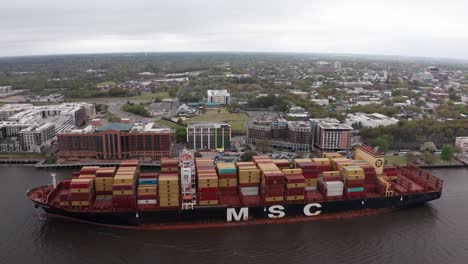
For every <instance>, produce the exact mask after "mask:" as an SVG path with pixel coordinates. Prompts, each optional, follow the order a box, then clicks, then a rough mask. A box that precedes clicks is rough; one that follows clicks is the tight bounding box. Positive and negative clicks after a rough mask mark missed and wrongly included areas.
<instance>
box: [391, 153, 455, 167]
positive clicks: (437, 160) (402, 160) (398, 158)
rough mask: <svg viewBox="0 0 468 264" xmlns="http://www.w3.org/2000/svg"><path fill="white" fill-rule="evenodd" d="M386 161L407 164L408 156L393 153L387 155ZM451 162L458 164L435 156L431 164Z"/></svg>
mask: <svg viewBox="0 0 468 264" xmlns="http://www.w3.org/2000/svg"><path fill="white" fill-rule="evenodd" d="M385 162H386V164H388V165H392V164H395V165H403V166H405V165H406V164H407V162H408V160H407V158H406V156H393V155H388V156H385ZM449 164H457V162H453V161H452V160H443V159H442V158H441V157H440V156H437V155H436V156H435V158H434V162H432V163H431V164H430V165H449Z"/></svg>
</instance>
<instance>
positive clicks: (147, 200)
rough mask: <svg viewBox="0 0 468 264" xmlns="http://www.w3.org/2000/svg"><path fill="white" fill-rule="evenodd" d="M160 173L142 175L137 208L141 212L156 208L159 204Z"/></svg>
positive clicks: (139, 182) (139, 180)
mask: <svg viewBox="0 0 468 264" xmlns="http://www.w3.org/2000/svg"><path fill="white" fill-rule="evenodd" d="M158 177H159V174H158V173H140V177H139V179H138V189H137V190H138V192H137V206H138V209H140V210H145V209H153V208H156V205H157V204H158Z"/></svg>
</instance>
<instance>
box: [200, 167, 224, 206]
mask: <svg viewBox="0 0 468 264" xmlns="http://www.w3.org/2000/svg"><path fill="white" fill-rule="evenodd" d="M195 166H196V169H197V177H198V204H199V205H216V204H219V197H218V195H219V189H218V184H219V182H218V175H217V173H216V168H215V166H214V164H213V159H211V158H197V159H196V160H195Z"/></svg>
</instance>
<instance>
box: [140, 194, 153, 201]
mask: <svg viewBox="0 0 468 264" xmlns="http://www.w3.org/2000/svg"><path fill="white" fill-rule="evenodd" d="M157 197H158V195H157V194H138V196H137V199H138V200H153V199H156V198H157Z"/></svg>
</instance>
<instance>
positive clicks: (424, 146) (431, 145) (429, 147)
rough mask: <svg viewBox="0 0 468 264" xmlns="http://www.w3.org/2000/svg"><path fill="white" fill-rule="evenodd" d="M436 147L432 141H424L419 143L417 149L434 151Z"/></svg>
mask: <svg viewBox="0 0 468 264" xmlns="http://www.w3.org/2000/svg"><path fill="white" fill-rule="evenodd" d="M436 149H437V147H436V145H435V144H434V142H430V141H428V142H424V144H422V145H421V147H420V148H419V150H421V152H434V151H436Z"/></svg>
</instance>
